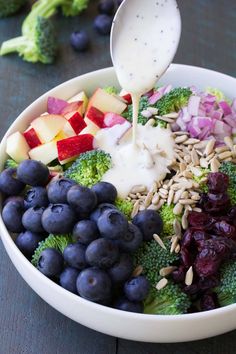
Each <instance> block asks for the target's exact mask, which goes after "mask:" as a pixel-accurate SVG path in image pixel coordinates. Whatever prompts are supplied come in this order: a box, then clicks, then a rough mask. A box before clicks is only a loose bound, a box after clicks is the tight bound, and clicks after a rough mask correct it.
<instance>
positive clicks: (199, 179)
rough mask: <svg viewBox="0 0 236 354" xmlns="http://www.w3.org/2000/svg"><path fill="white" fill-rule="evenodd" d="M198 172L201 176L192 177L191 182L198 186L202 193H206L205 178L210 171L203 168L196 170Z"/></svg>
mask: <svg viewBox="0 0 236 354" xmlns="http://www.w3.org/2000/svg"><path fill="white" fill-rule="evenodd" d="M198 170H200V172H201V174H200V175H199V176H196V175H193V180H194V181H195V182H197V183H198V184H199V186H200V189H201V191H202V192H203V193H207V192H208V187H207V183H206V182H207V181H206V180H205V178H206V177H207V176H208V174H209V173H210V172H211V171H210V170H209V169H208V168H204V167H201V168H198Z"/></svg>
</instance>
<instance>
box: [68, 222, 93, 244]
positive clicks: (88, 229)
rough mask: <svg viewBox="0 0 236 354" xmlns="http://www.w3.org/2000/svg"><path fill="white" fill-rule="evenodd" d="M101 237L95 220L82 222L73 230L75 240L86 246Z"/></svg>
mask: <svg viewBox="0 0 236 354" xmlns="http://www.w3.org/2000/svg"><path fill="white" fill-rule="evenodd" d="M98 237H99V231H98V228H97V225H96V223H95V222H94V221H93V220H81V221H79V222H77V224H75V226H74V229H73V240H74V241H75V242H80V243H82V244H84V245H89V244H90V243H91V242H92V241H94V240H96V239H97V238H98Z"/></svg>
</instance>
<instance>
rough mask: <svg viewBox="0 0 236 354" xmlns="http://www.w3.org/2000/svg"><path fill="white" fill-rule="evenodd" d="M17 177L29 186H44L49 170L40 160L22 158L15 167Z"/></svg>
mask: <svg viewBox="0 0 236 354" xmlns="http://www.w3.org/2000/svg"><path fill="white" fill-rule="evenodd" d="M17 178H18V179H19V180H20V181H22V182H23V183H25V184H29V185H30V186H45V185H46V183H47V182H48V178H49V170H48V168H47V166H45V165H44V164H43V163H42V162H40V161H35V160H24V161H22V162H21V163H20V164H19V166H18V167H17Z"/></svg>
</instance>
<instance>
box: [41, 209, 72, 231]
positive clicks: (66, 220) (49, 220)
mask: <svg viewBox="0 0 236 354" xmlns="http://www.w3.org/2000/svg"><path fill="white" fill-rule="evenodd" d="M75 220H76V219H75V214H74V211H73V209H72V208H71V207H70V206H69V205H67V204H51V205H49V206H48V207H47V208H46V209H45V210H44V212H43V215H42V225H43V228H44V229H45V230H46V231H47V232H48V233H49V234H50V233H52V234H66V233H69V232H71V231H72V230H73V226H74V223H75Z"/></svg>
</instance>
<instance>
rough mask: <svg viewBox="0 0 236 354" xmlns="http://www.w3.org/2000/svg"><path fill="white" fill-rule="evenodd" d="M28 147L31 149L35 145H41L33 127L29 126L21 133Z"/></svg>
mask: <svg viewBox="0 0 236 354" xmlns="http://www.w3.org/2000/svg"><path fill="white" fill-rule="evenodd" d="M23 135H24V137H25V139H26V141H27V143H28V145H29V147H30V148H31V149H33V148H35V147H36V146H39V145H41V144H42V143H41V141H40V140H39V137H38V135H37V134H36V131H35V130H34V128H32V127H29V128H28V129H27V130H26V131H25V132H24V133H23Z"/></svg>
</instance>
